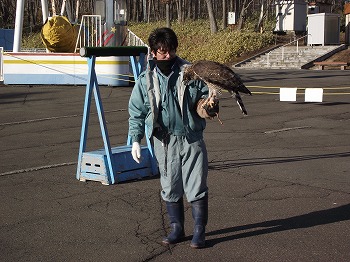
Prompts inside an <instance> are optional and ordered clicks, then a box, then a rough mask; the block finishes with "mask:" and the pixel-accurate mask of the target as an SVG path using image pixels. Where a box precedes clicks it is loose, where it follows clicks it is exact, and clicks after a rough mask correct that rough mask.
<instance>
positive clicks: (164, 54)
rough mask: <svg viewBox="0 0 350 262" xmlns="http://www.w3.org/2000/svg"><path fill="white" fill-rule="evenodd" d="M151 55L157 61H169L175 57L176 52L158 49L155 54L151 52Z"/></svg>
mask: <svg viewBox="0 0 350 262" xmlns="http://www.w3.org/2000/svg"><path fill="white" fill-rule="evenodd" d="M152 54H153V56H154V58H155V59H157V60H171V59H173V58H174V57H175V56H176V51H175V50H167V49H164V48H159V49H158V50H157V51H156V52H152Z"/></svg>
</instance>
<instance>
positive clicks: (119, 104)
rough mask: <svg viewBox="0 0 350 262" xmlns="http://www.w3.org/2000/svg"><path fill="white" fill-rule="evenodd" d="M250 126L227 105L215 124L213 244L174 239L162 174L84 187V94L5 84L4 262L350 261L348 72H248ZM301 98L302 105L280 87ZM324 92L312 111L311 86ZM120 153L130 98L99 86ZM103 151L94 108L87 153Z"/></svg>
mask: <svg viewBox="0 0 350 262" xmlns="http://www.w3.org/2000/svg"><path fill="white" fill-rule="evenodd" d="M236 71H237V72H238V73H239V74H240V75H241V77H242V79H243V80H244V82H245V83H246V85H247V87H248V88H249V89H250V90H251V91H252V92H253V95H252V96H248V95H244V96H243V101H244V103H245V105H246V108H247V110H248V116H246V117H244V116H243V115H242V114H241V112H240V110H239V108H238V106H237V104H236V103H235V101H233V99H232V98H230V97H229V96H228V95H227V94H225V93H224V94H223V96H222V98H221V101H220V105H221V108H220V117H221V120H222V121H223V125H221V124H220V123H219V122H218V121H217V120H209V121H208V122H207V128H206V130H205V139H206V143H207V148H208V154H209V162H210V163H209V168H210V170H209V181H208V185H209V222H208V226H207V233H206V239H207V247H206V248H204V249H200V250H193V249H191V248H190V247H189V243H190V240H191V236H192V227H193V220H192V217H191V208H190V205H189V204H188V203H185V210H186V211H185V220H186V221H185V231H186V236H187V237H186V239H185V240H184V241H183V242H181V243H179V244H176V245H172V246H169V247H164V246H162V245H161V239H162V237H163V236H164V235H166V233H167V232H168V230H169V228H168V219H167V214H166V210H165V205H164V202H163V201H162V200H161V198H160V183H159V177H157V176H155V177H150V178H147V179H142V180H133V181H128V182H124V183H119V184H114V185H102V184H101V183H100V182H96V181H87V182H81V181H79V180H77V179H76V177H75V173H76V169H77V160H78V149H79V142H80V132H81V126H82V112H83V104H84V95H85V86H28V85H22V86H5V85H0V143H1V146H0V154H1V158H0V159H1V160H0V197H1V204H0V261H308V262H309V261H327V262H328V261H338V262H339V261H344V262H345V261H350V236H349V235H350V175H349V174H350V139H349V137H350V75H349V71H347V70H345V71H341V70H325V71H318V70H242V69H237V70H236ZM281 87H297V88H298V89H297V100H296V101H294V102H293V101H291V102H286V101H283V102H282V101H280V99H279V88H281ZM315 87H321V88H323V101H322V102H314V103H310V102H305V101H304V98H305V88H315ZM100 91H101V96H102V102H103V106H104V111H105V117H106V121H107V128H108V132H109V137H110V141H111V144H112V146H119V145H125V144H126V137H127V128H128V112H127V104H128V99H129V96H130V93H131V87H108V86H102V87H100ZM102 147H103V142H102V137H101V132H100V126H99V124H98V119H97V116H96V110H95V107H94V104H93V106H92V111H91V114H90V122H89V132H88V139H87V150H95V149H99V148H102Z"/></svg>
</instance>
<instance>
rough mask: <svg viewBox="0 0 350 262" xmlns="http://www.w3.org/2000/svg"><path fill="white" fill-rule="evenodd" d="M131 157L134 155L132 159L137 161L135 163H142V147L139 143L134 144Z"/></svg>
mask: <svg viewBox="0 0 350 262" xmlns="http://www.w3.org/2000/svg"><path fill="white" fill-rule="evenodd" d="M131 155H132V158H133V159H134V160H135V162H136V163H138V164H140V162H141V146H140V143H139V142H134V143H132V148H131Z"/></svg>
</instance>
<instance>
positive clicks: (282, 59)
mask: <svg viewBox="0 0 350 262" xmlns="http://www.w3.org/2000/svg"><path fill="white" fill-rule="evenodd" d="M308 36H310V39H311V38H312V35H311V34H307V35H304V36H302V37H299V38H297V39H295V40H293V41H291V42H289V43H287V44H285V45H283V46H281V49H282V52H281V59H280V60H279V61H284V47H286V46H289V45H292V44H293V43H295V42H296V54H299V40H300V39H303V38H306V37H308ZM310 42H311V43H312V41H310ZM311 47H312V46H311ZM273 51H274V50H272V51H270V52H268V53H267V58H266V64H267V66H270V53H271V52H273Z"/></svg>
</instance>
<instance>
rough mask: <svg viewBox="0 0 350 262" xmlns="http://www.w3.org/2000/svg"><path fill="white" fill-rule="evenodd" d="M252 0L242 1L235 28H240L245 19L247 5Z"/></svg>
mask: <svg viewBox="0 0 350 262" xmlns="http://www.w3.org/2000/svg"><path fill="white" fill-rule="evenodd" d="M253 1H254V0H243V3H242V4H241V6H240V8H241V9H240V14H239V19H238V24H237V30H242V28H243V24H244V21H245V19H246V15H247V10H248V8H249V6H250V5H251V4H252V3H253Z"/></svg>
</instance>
